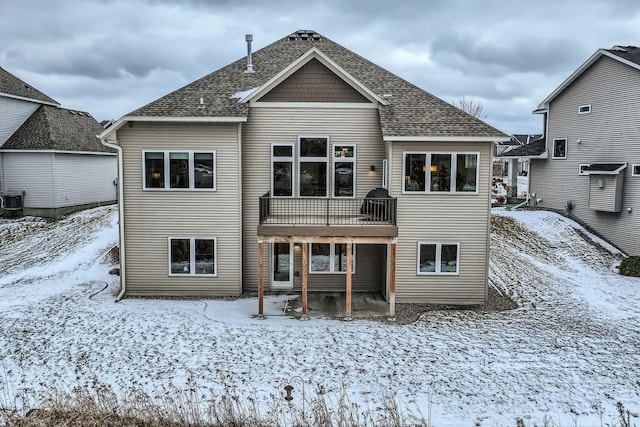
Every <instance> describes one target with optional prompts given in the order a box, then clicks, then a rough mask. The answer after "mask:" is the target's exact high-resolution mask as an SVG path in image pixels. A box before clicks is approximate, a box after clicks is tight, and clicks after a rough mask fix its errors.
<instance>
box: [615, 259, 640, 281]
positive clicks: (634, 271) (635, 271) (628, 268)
mask: <svg viewBox="0 0 640 427" xmlns="http://www.w3.org/2000/svg"><path fill="white" fill-rule="evenodd" d="M620 274H622V275H623V276H631V277H640V256H630V257H628V258H625V259H623V260H622V262H621V263H620Z"/></svg>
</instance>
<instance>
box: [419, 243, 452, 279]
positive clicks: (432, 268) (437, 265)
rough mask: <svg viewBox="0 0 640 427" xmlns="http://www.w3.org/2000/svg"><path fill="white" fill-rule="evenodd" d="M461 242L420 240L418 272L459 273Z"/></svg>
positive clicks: (420, 273) (421, 273)
mask: <svg viewBox="0 0 640 427" xmlns="http://www.w3.org/2000/svg"><path fill="white" fill-rule="evenodd" d="M459 259H460V243H439V242H433V243H432V242H418V270H417V274H419V275H423V274H458V272H459V270H458V262H459Z"/></svg>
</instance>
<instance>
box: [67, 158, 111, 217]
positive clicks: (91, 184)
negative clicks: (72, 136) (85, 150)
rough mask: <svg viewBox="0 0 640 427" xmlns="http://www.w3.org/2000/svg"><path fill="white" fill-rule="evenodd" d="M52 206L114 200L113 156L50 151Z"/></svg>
mask: <svg viewBox="0 0 640 427" xmlns="http://www.w3.org/2000/svg"><path fill="white" fill-rule="evenodd" d="M54 156H55V165H56V167H55V185H56V200H55V204H56V207H63V206H76V205H83V204H88V203H100V202H110V201H115V200H116V186H115V185H114V184H113V181H114V180H115V179H116V178H117V177H118V163H117V157H116V156H101V155H93V154H84V155H82V154H60V153H58V154H54Z"/></svg>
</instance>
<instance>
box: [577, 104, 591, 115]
mask: <svg viewBox="0 0 640 427" xmlns="http://www.w3.org/2000/svg"><path fill="white" fill-rule="evenodd" d="M583 108H588V110H587V111H580V110H582V109H583ZM590 113H591V104H584V105H578V114H590Z"/></svg>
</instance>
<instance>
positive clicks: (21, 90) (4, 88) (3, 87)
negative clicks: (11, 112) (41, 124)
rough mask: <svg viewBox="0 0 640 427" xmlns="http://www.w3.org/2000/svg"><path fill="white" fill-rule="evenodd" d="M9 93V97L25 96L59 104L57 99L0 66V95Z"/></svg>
mask: <svg viewBox="0 0 640 427" xmlns="http://www.w3.org/2000/svg"><path fill="white" fill-rule="evenodd" d="M3 94H4V95H9V96H11V97H18V98H26V99H31V100H34V101H40V102H45V103H49V104H55V105H60V103H59V102H58V101H56V100H55V99H53V98H49V97H48V96H47V95H45V94H44V93H42V92H40V91H39V90H38V89H36V88H34V87H32V86H31V85H29V84H27V83H25V82H24V81H22V80H20V79H19V78H17V77H16V76H14V75H13V74H11V73H10V72H8V71H7V70H5V69H4V68H2V67H0V96H2V95H3Z"/></svg>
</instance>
